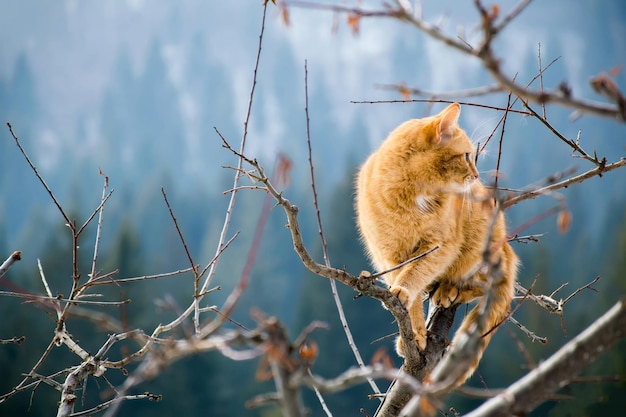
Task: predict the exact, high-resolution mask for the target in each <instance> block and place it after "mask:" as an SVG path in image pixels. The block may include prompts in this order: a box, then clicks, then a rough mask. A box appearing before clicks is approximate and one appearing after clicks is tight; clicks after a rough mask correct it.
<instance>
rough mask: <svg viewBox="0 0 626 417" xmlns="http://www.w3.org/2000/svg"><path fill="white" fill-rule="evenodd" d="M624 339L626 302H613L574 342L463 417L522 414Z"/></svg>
mask: <svg viewBox="0 0 626 417" xmlns="http://www.w3.org/2000/svg"><path fill="white" fill-rule="evenodd" d="M625 336H626V299H622V300H621V301H619V302H618V303H616V304H615V305H614V306H613V307H612V308H611V309H610V310H609V311H607V312H606V313H605V314H604V315H603V316H602V317H600V318H599V319H597V320H596V321H595V322H593V323H592V324H591V325H590V326H589V327H587V329H586V330H585V331H583V332H582V333H580V334H579V335H578V336H577V337H576V338H575V339H574V340H572V341H571V342H569V343H567V344H566V345H565V346H563V347H562V348H561V349H559V350H558V351H557V352H556V353H555V354H554V355H552V356H551V357H550V358H548V359H547V360H546V361H545V362H543V363H541V364H540V365H539V366H538V367H537V368H536V369H534V370H533V371H531V372H530V373H528V374H527V375H526V376H524V377H523V378H522V379H520V380H519V381H517V382H516V383H514V384H513V385H511V386H510V387H509V388H507V389H506V390H504V392H502V393H501V394H499V395H497V396H495V397H494V398H492V399H491V400H489V401H487V402H486V403H484V404H483V405H482V406H480V407H478V408H477V409H476V410H474V411H473V412H471V413H469V414H466V417H487V416H489V417H496V416H502V417H504V416H511V415H525V414H527V413H528V412H529V411H531V410H532V409H534V408H535V407H536V406H537V405H539V404H541V403H542V402H543V401H544V400H545V397H546V395H549V394H551V393H553V392H555V391H557V390H558V389H559V388H561V387H563V386H565V385H567V383H568V382H569V381H570V380H571V379H572V378H573V377H574V376H575V375H576V374H578V373H579V372H580V371H581V370H583V369H584V368H585V367H586V366H587V365H589V364H590V363H592V362H593V361H594V360H595V359H596V358H597V357H598V356H599V355H600V353H602V352H605V351H607V350H608V349H609V348H610V347H611V346H612V345H613V344H614V343H616V342H617V341H618V340H620V339H622V338H624V337H625Z"/></svg>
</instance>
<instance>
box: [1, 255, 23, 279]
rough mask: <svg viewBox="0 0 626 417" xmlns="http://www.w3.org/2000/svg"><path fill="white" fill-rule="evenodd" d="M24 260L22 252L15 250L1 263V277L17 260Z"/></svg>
mask: <svg viewBox="0 0 626 417" xmlns="http://www.w3.org/2000/svg"><path fill="white" fill-rule="evenodd" d="M20 260H22V252H20V251H15V252H13V253H12V254H11V255H10V256H9V257H8V258H7V259H6V260H5V261H4V262H2V265H0V278H2V277H3V276H4V274H6V273H7V271H8V270H9V269H10V268H11V267H12V266H13V264H14V263H15V262H17V261H20Z"/></svg>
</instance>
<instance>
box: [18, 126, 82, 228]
mask: <svg viewBox="0 0 626 417" xmlns="http://www.w3.org/2000/svg"><path fill="white" fill-rule="evenodd" d="M7 126H8V127H9V132H11V136H13V140H14V141H15V144H16V145H17V147H18V148H19V149H20V152H21V153H22V155H23V156H24V159H26V162H28V165H30V168H31V169H32V170H33V172H34V173H35V176H37V179H38V180H39V182H41V185H43V187H44V188H45V189H46V191H47V192H48V194H49V195H50V198H52V201H53V202H54V205H56V206H57V208H58V209H59V211H60V212H61V215H62V216H63V218H64V219H65V222H66V223H67V224H68V226H70V225H71V224H72V222H71V220H70V218H69V217H68V215H67V214H65V210H63V207H61V204H59V201H58V200H57V199H56V197H55V196H54V193H53V192H52V190H51V189H50V187H48V184H47V183H46V181H45V180H44V179H43V177H42V176H41V174H39V171H38V170H37V167H36V166H35V164H33V162H32V161H31V160H30V158H29V157H28V154H27V153H26V151H25V150H24V148H23V147H22V144H21V143H20V140H19V139H18V138H17V136H16V135H15V133H14V132H13V126H11V123H9V122H7ZM70 227H71V226H70Z"/></svg>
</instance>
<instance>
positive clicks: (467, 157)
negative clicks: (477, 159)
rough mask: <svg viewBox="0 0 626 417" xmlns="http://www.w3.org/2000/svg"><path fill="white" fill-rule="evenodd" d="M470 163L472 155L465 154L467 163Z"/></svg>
mask: <svg viewBox="0 0 626 417" xmlns="http://www.w3.org/2000/svg"><path fill="white" fill-rule="evenodd" d="M469 161H470V153H469V152H465V162H467V163H469Z"/></svg>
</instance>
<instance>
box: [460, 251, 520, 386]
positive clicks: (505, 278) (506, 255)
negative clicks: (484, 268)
mask: <svg viewBox="0 0 626 417" xmlns="http://www.w3.org/2000/svg"><path fill="white" fill-rule="evenodd" d="M500 265H501V268H502V269H503V270H502V272H503V275H502V277H501V278H500V279H499V280H498V281H497V282H494V284H493V285H494V287H493V288H492V289H491V290H490V291H494V292H493V293H492V294H493V295H494V299H493V301H492V303H491V304H490V308H489V309H488V311H485V312H483V308H482V306H481V303H479V304H478V305H476V306H475V307H474V308H473V309H472V310H471V311H470V312H469V313H468V315H467V316H466V317H465V319H464V320H463V322H462V323H461V326H460V327H459V329H458V330H457V332H456V333H455V335H454V339H453V340H452V345H454V344H455V342H457V340H458V339H460V338H461V337H463V336H462V335H463V334H464V333H466V332H467V331H468V330H470V329H473V328H474V326H476V325H477V324H478V323H479V320H485V322H484V323H485V326H484V328H483V329H484V330H483V332H482V333H483V335H482V337H481V339H480V341H479V346H478V351H477V352H476V353H475V355H474V360H473V362H472V363H471V365H470V366H469V367H468V368H467V371H465V373H464V374H463V376H462V377H460V378H459V379H458V381H457V383H456V384H455V385H456V386H459V385H461V384H463V383H464V382H465V381H466V380H467V379H468V378H469V377H470V376H472V374H473V373H474V371H475V370H476V368H477V367H478V363H479V362H480V359H481V358H482V356H483V353H484V352H485V349H486V348H487V345H488V344H489V341H490V340H491V337H492V336H493V335H494V333H495V331H496V329H497V327H498V326H499V325H500V324H501V323H502V322H503V321H504V320H505V318H506V316H507V314H508V312H509V308H510V306H511V301H512V299H513V293H514V289H515V281H516V279H517V269H518V266H519V259H518V257H517V255H515V252H513V249H512V248H511V246H510V245H509V244H508V243H504V245H503V246H502V254H501V263H500ZM484 314H486V317H482V316H483V315H484Z"/></svg>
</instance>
